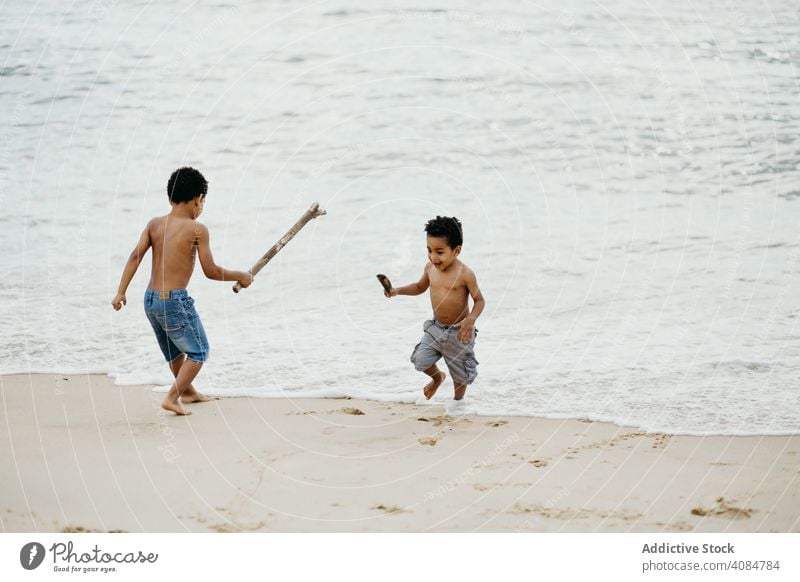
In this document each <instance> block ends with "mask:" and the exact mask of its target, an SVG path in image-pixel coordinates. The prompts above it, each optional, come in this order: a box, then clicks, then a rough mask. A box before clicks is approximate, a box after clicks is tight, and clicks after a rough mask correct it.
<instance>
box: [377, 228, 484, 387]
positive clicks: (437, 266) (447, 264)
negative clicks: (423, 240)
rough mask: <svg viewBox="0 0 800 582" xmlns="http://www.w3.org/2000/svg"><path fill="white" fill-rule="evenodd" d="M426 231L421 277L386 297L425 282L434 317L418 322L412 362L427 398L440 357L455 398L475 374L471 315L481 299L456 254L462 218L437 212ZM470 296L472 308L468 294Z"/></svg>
mask: <svg viewBox="0 0 800 582" xmlns="http://www.w3.org/2000/svg"><path fill="white" fill-rule="evenodd" d="M425 232H426V233H428V260H429V261H430V262H429V263H428V264H426V265H425V269H424V271H423V272H422V278H421V279H420V280H419V281H417V282H416V283H412V284H411V285H406V286H405V287H399V288H397V289H394V288H393V289H391V290H389V291H384V295H386V297H395V296H396V295H420V294H421V293H424V292H425V291H426V290H427V289H428V288H429V287H430V290H431V305H432V306H433V319H431V320H428V321H426V322H425V323H424V324H423V325H422V330H423V331H424V332H425V333H424V334H423V336H422V340H420V343H418V344H417V346H416V347H415V348H414V351H413V353H412V354H411V362H412V363H413V364H414V367H415V368H416V369H417V370H419V371H420V372H424V373H425V374H427V375H428V376H430V378H431V381H430V382H428V384H427V386H425V388H424V390H423V393H424V394H425V398H427V399H428V400H430V399H431V397H432V396H433V395H434V394H435V393H436V390H437V389H438V388H439V386H440V385H441V383H442V382H443V381H444V379H445V377H446V376H445V374H444V372H442V371H441V370H439V368H438V367H437V366H436V362H437V361H438V360H439V359H440V358H442V357H443V358H444V361H445V364H447V368H448V370H450V375H451V376H452V378H453V387H454V389H455V394H454V398H455V400H461V399H462V398H464V393H465V392H466V391H467V386H468V385H469V384H472V382H473V381H474V380H475V378H476V377H477V375H478V369H477V367H478V361H477V360H476V359H475V351H474V346H475V336H476V335H477V334H478V330H477V329H475V320H476V319H478V316H479V315H480V314H481V312H482V311H483V308H484V306H485V305H486V302H485V301H484V299H483V295H482V294H481V290H480V288H478V281H477V279H476V278H475V273H473V272H472V269H470V268H469V267H467V266H466V265H465V264H464V263H462V262H461V261H460V260H459V259H458V255H459V254H461V244H462V242H463V239H462V231H461V222H459V220H458V219H457V218H455V217H449V216H437V217H436V218H434V219H433V220H429V221H428V223H427V224H426V225H425ZM469 296H471V297H472V301H473V306H472V310H470V309H469V302H468V299H467V298H468V297H469Z"/></svg>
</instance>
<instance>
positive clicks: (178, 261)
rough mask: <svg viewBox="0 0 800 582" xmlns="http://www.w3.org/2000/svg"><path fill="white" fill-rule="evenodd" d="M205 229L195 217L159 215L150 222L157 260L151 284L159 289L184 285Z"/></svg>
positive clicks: (154, 288) (148, 228)
mask: <svg viewBox="0 0 800 582" xmlns="http://www.w3.org/2000/svg"><path fill="white" fill-rule="evenodd" d="M204 229H205V227H204V226H203V225H201V224H200V223H199V222H197V221H196V220H194V219H192V218H188V217H183V216H173V215H171V214H168V215H166V216H159V217H158V218H154V219H152V220H151V221H150V222H149V223H148V224H147V229H146V231H147V235H148V236H149V238H150V244H151V246H152V247H153V263H152V269H151V272H150V283H148V285H147V286H148V287H149V288H150V289H153V290H156V291H169V290H170V289H184V288H186V286H187V285H188V284H189V279H191V277H192V272H193V271H194V263H195V256H196V253H197V249H198V246H199V242H200V235H201V233H202V231H203V230H204Z"/></svg>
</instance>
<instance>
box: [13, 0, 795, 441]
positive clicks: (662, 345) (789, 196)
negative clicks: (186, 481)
mask: <svg viewBox="0 0 800 582" xmlns="http://www.w3.org/2000/svg"><path fill="white" fill-rule="evenodd" d="M428 6H430V7H428ZM799 14H800V13H798V10H797V4H796V2H794V1H790V0H767V1H764V2H757V3H742V2H734V1H733V0H730V1H719V2H717V1H714V2H703V3H700V2H688V1H680V0H679V1H676V2H659V3H653V4H652V5H651V4H649V3H645V4H642V3H640V2H636V1H635V0H614V1H611V2H603V3H601V2H593V1H590V0H567V1H565V2H560V3H558V5H557V6H549V5H548V4H546V3H545V4H544V5H540V4H537V3H533V2H517V1H514V2H512V1H508V0H500V1H498V2H492V3H491V4H487V5H485V6H483V5H481V7H480V8H478V7H476V5H474V3H469V2H466V1H462V2H443V3H441V4H434V5H426V4H425V3H422V4H414V3H408V2H390V1H388V0H386V1H384V0H381V1H360V2H332V1H320V2H309V3H307V4H301V3H293V2H269V3H265V2H256V1H242V2H235V3H234V2H231V3H225V2H220V3H219V4H216V5H200V4H199V3H194V2H172V1H171V2H166V1H161V0H159V1H143V2H114V1H111V0H107V1H104V0H97V1H95V2H89V3H84V4H80V3H65V2H56V1H55V0H49V1H45V2H38V3H35V4H34V5H31V4H29V3H25V2H22V1H11V2H5V3H4V4H3V18H2V19H0V33H1V34H0V131H1V132H2V133H1V134H0V205H2V213H0V248H2V249H3V252H2V254H1V255H0V275H2V276H0V331H2V333H1V334H0V373H16V372H64V373H67V372H79V373H84V372H98V373H109V374H111V375H112V376H113V377H114V378H115V379H116V381H117V382H118V383H120V384H137V383H153V384H156V385H163V384H167V383H168V382H169V381H170V376H169V373H168V369H167V367H166V365H165V364H164V362H163V361H162V359H161V356H160V353H159V351H158V348H157V346H156V342H155V340H154V338H153V336H152V332H151V330H150V328H149V326H148V323H147V320H146V319H145V316H144V314H143V311H142V305H141V303H142V295H143V292H144V289H145V287H146V285H147V281H148V277H149V256H148V257H147V259H146V260H145V262H144V263H143V265H142V267H141V268H140V271H139V273H138V274H137V276H136V278H135V279H134V282H133V284H132V285H131V287H130V289H129V291H128V305H127V307H126V308H124V309H123V310H122V311H121V312H119V313H117V312H114V311H113V310H112V309H111V307H110V304H109V303H110V300H111V298H112V297H113V295H114V292H115V290H116V286H117V283H118V281H119V277H120V274H121V271H122V267H123V265H124V261H125V258H126V257H127V255H128V253H129V252H130V251H131V249H132V248H133V246H134V244H135V242H136V240H137V237H138V235H139V233H140V231H141V229H142V228H143V226H144V224H145V223H146V221H147V220H148V219H149V218H150V217H152V216H155V215H158V214H163V213H166V212H167V211H168V210H169V208H168V205H167V201H166V196H165V185H166V181H167V178H168V176H169V174H170V172H171V171H172V170H174V169H175V168H176V167H179V166H181V165H194V166H196V167H198V168H200V169H201V170H202V171H203V172H204V173H205V175H206V176H207V178H208V179H209V181H210V189H209V195H208V198H207V202H206V207H205V213H204V215H203V217H202V220H203V221H204V222H205V223H206V224H207V225H208V226H209V228H210V230H211V233H212V235H211V236H212V249H213V251H214V253H215V258H216V259H217V262H219V263H220V264H222V265H223V266H225V267H228V268H236V269H246V268H248V267H249V266H250V265H251V264H252V263H253V262H254V261H255V260H256V259H257V258H258V257H259V256H260V255H261V254H262V253H263V252H264V251H265V250H266V249H267V248H269V246H271V245H272V243H273V242H275V241H276V240H277V239H278V238H279V237H280V236H281V235H282V234H283V233H284V231H285V230H286V229H287V228H288V227H289V226H290V225H291V224H292V223H293V222H294V221H295V219H296V218H297V217H299V215H300V214H301V213H302V212H303V211H304V210H305V209H306V208H307V207H308V206H309V205H310V204H311V203H312V202H313V201H319V202H320V203H321V205H322V207H323V208H325V209H326V210H327V211H328V215H327V216H325V217H322V218H320V219H318V220H316V221H314V222H313V223H311V224H310V225H309V226H308V227H306V229H305V230H303V231H302V232H301V233H300V234H299V235H298V236H297V238H296V239H295V240H293V241H292V242H291V243H290V244H289V245H288V246H287V247H286V248H285V249H284V250H283V251H282V252H281V253H280V254H279V255H278V257H277V258H276V259H275V260H274V261H273V262H272V263H271V264H270V265H269V266H268V267H267V268H266V269H265V270H264V271H262V273H261V274H260V275H259V276H258V278H257V279H256V283H255V285H254V286H252V287H251V288H250V289H248V290H246V291H243V292H242V293H241V294H238V295H235V294H234V293H232V292H231V289H230V285H229V284H227V283H226V284H223V283H216V282H212V281H208V280H205V279H204V278H203V276H202V273H200V272H198V273H196V275H195V278H194V280H193V281H192V283H191V285H190V291H191V293H192V294H193V295H194V296H195V298H196V300H197V306H198V309H199V312H200V314H201V316H202V318H203V321H204V323H205V327H206V330H207V332H208V336H209V338H210V341H211V346H212V354H211V360H210V361H209V363H208V364H207V365H206V366H205V367H204V369H203V371H202V373H201V376H200V379H199V381H198V383H197V384H198V387H199V388H200V389H203V390H207V391H209V392H211V393H214V394H220V395H231V396H234V395H251V396H265V397H304V396H338V395H350V396H354V397H362V398H370V399H378V400H391V401H404V402H414V401H418V400H419V398H420V392H421V388H422V386H423V384H424V383H425V379H424V376H422V375H421V374H419V373H417V372H415V371H414V369H413V367H412V366H411V364H410V363H409V360H408V358H409V355H410V352H411V350H412V348H413V347H414V345H415V344H416V343H417V342H418V341H419V337H420V335H421V328H422V322H423V321H424V320H425V319H426V318H428V317H429V316H430V311H431V309H430V304H429V302H428V299H427V298H426V297H415V298H411V297H399V298H395V299H392V300H391V301H390V300H387V299H385V298H384V297H383V295H382V292H381V288H380V286H379V284H378V282H377V281H376V280H375V274H376V273H381V272H382V273H386V274H387V275H389V277H390V278H391V279H392V281H393V282H395V284H396V285H400V284H406V283H409V282H412V281H414V280H416V279H417V278H418V277H419V275H420V274H421V272H422V269H423V266H424V264H425V261H426V253H425V238H424V233H423V231H422V227H423V225H424V223H425V222H426V221H427V220H428V219H429V218H431V217H433V216H435V215H436V214H448V215H455V216H458V217H459V218H460V219H461V220H462V222H463V223H464V234H465V244H464V249H463V253H462V258H463V260H464V262H465V263H466V264H468V265H469V266H471V267H472V268H473V270H474V271H475V272H476V274H477V276H478V281H479V284H480V286H481V288H482V290H483V292H484V294H485V296H486V299H487V308H486V310H485V312H484V314H483V316H482V317H481V318H480V320H479V321H478V328H479V330H480V337H479V340H478V343H477V346H476V354H477V358H478V360H479V361H480V367H479V373H480V375H479V378H478V380H477V382H476V383H475V384H474V385H473V386H472V387H471V388H470V390H469V391H468V396H467V401H466V402H465V404H464V406H463V408H462V410H463V411H467V412H476V413H479V414H486V415H495V414H511V415H530V416H546V417H553V418H589V419H595V420H605V421H612V422H615V423H618V424H621V425H627V426H635V427H640V428H642V429H645V430H651V431H669V432H674V433H680V434H759V435H767V434H790V433H795V434H796V433H800V397H799V396H798V394H800V392H799V390H800V386H799V384H800V378H798V371H800V330H798V314H800V299H798V297H799V296H800V293H799V292H800V279H799V278H798V252H800V246H799V245H800V237H799V236H798V227H797V223H798V217H799V216H800V140H798V135H800V107H798V105H800V102H799V100H798V97H799V96H800V84H799V83H798V64H800V40H799V39H800V16H799ZM198 271H199V269H198ZM451 397H452V392H451V387H450V385H449V384H446V385H445V386H443V387H442V388H441V389H440V391H439V393H438V394H437V396H436V398H435V400H434V403H435V404H442V403H444V404H445V405H447V406H450V404H451V403H449V402H448V400H447V399H448V398H451Z"/></svg>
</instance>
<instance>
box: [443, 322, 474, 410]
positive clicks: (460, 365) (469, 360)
mask: <svg viewBox="0 0 800 582" xmlns="http://www.w3.org/2000/svg"><path fill="white" fill-rule="evenodd" d="M457 333H458V331H457V330H456V329H455V328H451V329H450V330H449V335H448V337H447V340H446V341H443V342H442V357H444V361H445V363H446V364H447V369H448V370H450V377H451V378H452V379H453V400H462V399H463V398H464V395H465V394H466V392H467V386H468V385H470V384H472V383H473V382H474V381H475V378H476V377H477V376H478V360H476V359H475V336H474V335H473V337H472V341H470V342H469V343H468V344H462V343H461V342H460V341H459V340H458V336H457ZM475 334H477V330H475Z"/></svg>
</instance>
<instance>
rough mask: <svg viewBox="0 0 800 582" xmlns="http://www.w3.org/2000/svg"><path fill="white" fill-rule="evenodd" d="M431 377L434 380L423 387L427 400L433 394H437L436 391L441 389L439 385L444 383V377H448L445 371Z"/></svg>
mask: <svg viewBox="0 0 800 582" xmlns="http://www.w3.org/2000/svg"><path fill="white" fill-rule="evenodd" d="M431 378H432V380H431V381H430V382H428V384H427V385H426V386H425V388H423V389H422V393H423V394H424V395H425V399H426V400H430V399H431V398H432V397H433V395H434V394H436V391H437V390H438V389H439V386H441V385H442V382H444V379H445V378H447V375H445V373H444V372H436V373H435V374H434V375H433V376H431Z"/></svg>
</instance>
